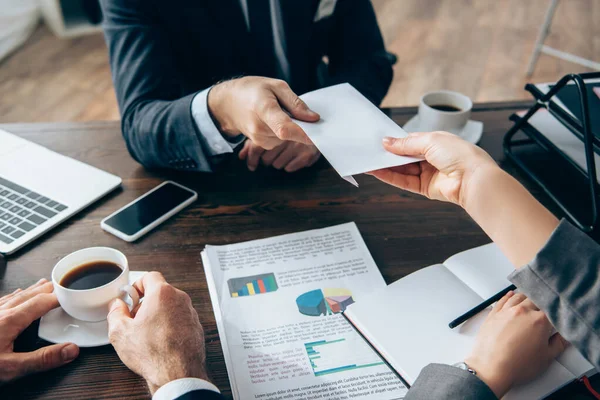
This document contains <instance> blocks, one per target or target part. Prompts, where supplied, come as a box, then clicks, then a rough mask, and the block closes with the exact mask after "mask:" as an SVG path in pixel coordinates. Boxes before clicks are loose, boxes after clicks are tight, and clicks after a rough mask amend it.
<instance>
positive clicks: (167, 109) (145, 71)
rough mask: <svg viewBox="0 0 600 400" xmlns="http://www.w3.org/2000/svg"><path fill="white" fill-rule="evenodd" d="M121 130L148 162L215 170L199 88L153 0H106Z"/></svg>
mask: <svg viewBox="0 0 600 400" xmlns="http://www.w3.org/2000/svg"><path fill="white" fill-rule="evenodd" d="M101 5H102V11H103V13H104V23H103V27H104V35H105V38H106V43H107V45H108V51H109V55H110V65H111V70H112V75H113V81H114V86H115V91H116V94H117V100H118V103H119V108H120V110H121V119H122V122H121V129H122V131H123V137H124V139H125V142H126V144H127V148H128V150H129V152H130V154H131V155H132V156H133V157H134V158H135V159H136V160H137V161H138V162H140V163H141V164H143V165H144V166H146V167H154V168H157V167H158V168H175V169H181V170H196V171H211V159H210V157H209V156H208V155H207V154H206V149H205V148H204V147H203V142H202V140H203V139H202V135H201V132H199V131H198V127H197V125H196V123H195V120H194V118H193V116H192V111H191V106H192V100H193V99H194V96H195V95H196V93H191V94H190V93H185V91H184V89H183V88H182V87H181V84H180V82H179V81H178V79H177V77H178V71H177V68H176V66H175V65H174V63H173V61H172V59H173V57H172V54H171V50H170V44H169V38H168V35H167V33H166V32H165V30H164V27H162V26H161V24H160V23H159V22H158V21H159V18H158V16H157V15H156V13H157V12H158V11H157V10H156V9H155V3H154V2H153V1H148V0H101Z"/></svg>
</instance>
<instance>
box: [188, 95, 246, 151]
mask: <svg viewBox="0 0 600 400" xmlns="http://www.w3.org/2000/svg"><path fill="white" fill-rule="evenodd" d="M211 89H212V87H209V88H208V89H205V90H203V91H201V92H199V93H198V94H197V95H196V96H194V99H193V100H192V116H193V117H194V121H195V122H196V125H197V126H198V130H199V131H200V138H201V140H202V141H203V142H204V145H205V149H206V151H207V153H208V154H209V155H211V156H218V155H222V154H227V153H233V151H234V150H235V148H236V147H237V146H239V145H240V144H241V143H242V142H243V141H244V139H245V136H244V135H239V136H237V137H235V138H233V139H231V140H229V139H226V138H225V137H223V135H222V134H221V132H220V131H219V128H217V126H216V125H215V122H214V121H213V119H212V117H211V116H210V112H209V111H208V92H210V90H211Z"/></svg>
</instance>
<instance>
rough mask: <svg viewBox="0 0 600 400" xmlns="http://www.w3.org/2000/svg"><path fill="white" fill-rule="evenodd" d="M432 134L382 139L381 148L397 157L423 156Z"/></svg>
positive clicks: (413, 134)
mask: <svg viewBox="0 0 600 400" xmlns="http://www.w3.org/2000/svg"><path fill="white" fill-rule="evenodd" d="M431 137H432V134H425V133H411V134H409V136H407V137H404V138H393V137H389V136H388V137H385V138H383V147H384V148H385V149H386V150H387V151H389V152H390V153H394V154H397V155H399V156H413V157H415V156H417V157H418V156H424V155H425V154H427V149H428V148H429V146H430V145H431V143H432V140H431Z"/></svg>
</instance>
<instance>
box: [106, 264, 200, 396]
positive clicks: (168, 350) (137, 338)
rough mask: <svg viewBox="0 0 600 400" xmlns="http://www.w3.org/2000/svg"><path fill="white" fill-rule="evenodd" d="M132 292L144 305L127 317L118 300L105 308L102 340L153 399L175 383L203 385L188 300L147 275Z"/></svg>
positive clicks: (197, 326) (195, 324)
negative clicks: (104, 338) (105, 328)
mask: <svg viewBox="0 0 600 400" xmlns="http://www.w3.org/2000/svg"><path fill="white" fill-rule="evenodd" d="M134 287H135V288H136V289H137V290H138V292H139V293H140V296H143V297H144V301H143V302H142V303H141V304H140V305H139V306H138V308H137V309H136V310H133V312H132V313H130V312H129V308H128V307H127V305H126V304H125V303H124V302H123V301H122V300H120V299H117V300H115V301H114V302H113V303H111V306H110V312H109V314H108V337H109V339H110V342H111V343H112V345H113V346H114V348H115V350H116V351H117V354H118V355H119V357H120V358H121V361H123V363H124V364H125V365H126V366H127V367H129V369H131V370H132V371H133V372H135V373H137V374H138V375H140V376H142V377H143V378H144V379H146V382H147V383H148V387H149V389H150V391H151V392H152V393H153V394H154V392H155V391H157V390H158V389H159V388H160V387H161V386H163V385H165V384H167V383H169V382H170V381H173V380H176V379H180V378H200V379H204V380H208V376H207V373H206V367H205V358H206V353H205V350H204V332H203V330H202V325H200V321H199V320H198V314H197V313H196V310H194V307H192V301H191V300H190V298H189V296H188V295H187V294H185V293H184V292H182V291H181V290H179V289H176V288H174V287H173V286H171V285H169V284H168V283H167V282H166V281H165V278H163V276H162V275H161V274H160V273H158V272H149V273H147V274H146V275H144V276H143V277H142V279H141V280H139V281H137V282H136V283H135V284H134Z"/></svg>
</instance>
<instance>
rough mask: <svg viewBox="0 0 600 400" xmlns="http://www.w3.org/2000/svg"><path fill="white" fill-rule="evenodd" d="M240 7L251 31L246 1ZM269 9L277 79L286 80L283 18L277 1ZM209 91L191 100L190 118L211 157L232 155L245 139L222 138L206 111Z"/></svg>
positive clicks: (202, 92) (288, 65)
mask: <svg viewBox="0 0 600 400" xmlns="http://www.w3.org/2000/svg"><path fill="white" fill-rule="evenodd" d="M240 5H241V7H242V11H243V13H244V18H245V19H246V27H247V29H248V30H251V29H252V27H251V26H250V19H249V14H248V0H240ZM270 7H271V23H272V28H273V43H274V47H275V59H276V61H277V63H276V71H277V77H278V78H279V79H283V80H287V79H288V78H289V75H290V64H289V62H288V59H287V55H286V45H285V35H284V30H283V18H282V16H281V7H280V4H279V0H270ZM210 89H212V87H209V88H208V89H205V90H203V91H201V92H200V93H198V94H197V95H196V96H195V97H194V100H192V116H193V117H194V120H195V121H196V125H197V126H198V130H199V131H200V134H201V135H202V136H203V137H204V139H205V143H206V145H207V151H208V153H209V154H210V155H211V156H218V155H222V154H226V153H233V151H234V150H235V148H236V147H237V146H239V145H240V144H241V143H242V142H243V141H244V139H245V138H244V137H243V136H241V137H240V138H239V139H234V140H227V139H225V138H224V137H223V135H222V134H221V132H220V131H219V129H218V128H217V126H216V125H215V123H214V121H213V119H212V117H211V116H210V112H209V111H208V92H209V91H210Z"/></svg>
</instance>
